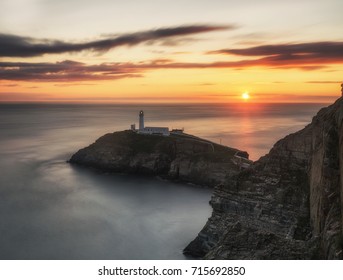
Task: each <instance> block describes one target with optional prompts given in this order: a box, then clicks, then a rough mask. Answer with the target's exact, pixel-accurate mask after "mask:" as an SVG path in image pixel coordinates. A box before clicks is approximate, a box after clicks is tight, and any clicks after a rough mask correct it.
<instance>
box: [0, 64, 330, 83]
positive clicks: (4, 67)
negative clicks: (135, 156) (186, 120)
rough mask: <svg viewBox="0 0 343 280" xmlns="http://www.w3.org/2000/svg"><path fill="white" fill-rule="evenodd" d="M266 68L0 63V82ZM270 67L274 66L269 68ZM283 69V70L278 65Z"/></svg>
mask: <svg viewBox="0 0 343 280" xmlns="http://www.w3.org/2000/svg"><path fill="white" fill-rule="evenodd" d="M255 66H268V64H267V63H266V61H265V60H264V59H257V60H242V61H234V62H232V61H217V62H212V63H196V62H191V63H190V62H175V61H173V60H170V59H157V60H152V61H143V62H139V63H129V62H128V63H102V64H96V65H87V64H85V63H81V62H77V61H71V60H65V61H61V62H56V63H29V62H0V80H8V81H42V82H76V81H102V80H116V79H123V78H139V77H142V76H143V75H144V73H145V72H147V71H151V70H159V69H208V68H233V69H244V68H246V67H255ZM272 66H273V67H275V68H278V67H276V65H274V64H272ZM279 67H281V68H284V67H285V66H284V65H283V66H282V65H279ZM322 67H324V66H321V65H288V66H287V67H286V68H301V69H303V70H314V69H319V68H322Z"/></svg>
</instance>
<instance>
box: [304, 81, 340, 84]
mask: <svg viewBox="0 0 343 280" xmlns="http://www.w3.org/2000/svg"><path fill="white" fill-rule="evenodd" d="M306 83H307V84H341V83H342V81H307V82H306Z"/></svg>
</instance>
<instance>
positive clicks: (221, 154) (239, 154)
mask: <svg viewBox="0 0 343 280" xmlns="http://www.w3.org/2000/svg"><path fill="white" fill-rule="evenodd" d="M248 157H249V155H248V153H247V152H244V151H239V150H237V149H233V148H229V147H226V146H222V145H218V144H216V143H213V142H210V141H207V140H204V139H201V138H198V137H195V136H193V135H188V134H185V133H182V134H171V135H170V136H161V135H149V134H139V133H136V132H133V131H130V130H126V131H120V132H114V133H108V134H106V135H104V136H102V137H100V138H99V139H98V140H96V142H95V143H93V144H91V145H90V146H88V147H86V148H83V149H81V150H79V151H78V152H77V153H75V154H74V155H73V156H72V157H71V159H70V160H69V162H70V163H76V164H79V165H84V166H87V167H92V168H96V169H99V170H103V171H108V172H116V173H129V174H141V175H154V176H160V177H162V178H166V179H170V180H175V181H182V182H190V183H193V184H197V185H202V186H208V187H214V186H216V185H218V184H222V183H224V182H226V180H227V179H228V178H229V177H231V176H232V175H234V174H238V173H239V171H240V170H241V169H242V168H243V167H246V166H247V165H249V164H250V163H251V161H249V160H248Z"/></svg>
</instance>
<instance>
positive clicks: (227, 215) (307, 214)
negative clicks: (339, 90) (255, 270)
mask: <svg viewBox="0 0 343 280" xmlns="http://www.w3.org/2000/svg"><path fill="white" fill-rule="evenodd" d="M342 119H343V98H340V99H338V100H337V101H336V102H335V103H334V104H333V105H331V106H329V107H327V108H323V109H321V110H320V111H319V112H318V114H317V115H316V116H315V117H314V118H313V120H312V122H311V124H309V125H308V126H306V127H305V128H304V129H302V130H300V131H298V132H296V133H294V134H291V135H288V136H286V137H285V138H284V139H282V140H280V141H278V142H277V143H276V144H275V145H274V147H273V148H272V149H271V151H270V152H269V153H268V154H267V155H266V156H264V157H262V158H261V159H259V160H258V161H257V162H255V163H254V164H253V166H252V167H251V168H250V169H248V170H245V171H243V172H241V173H239V174H236V175H233V176H232V177H230V178H228V180H226V181H225V183H223V184H220V185H218V186H217V187H216V188H215V190H214V194H213V196H212V198H211V202H210V203H211V205H212V208H213V213H212V216H211V217H210V218H209V220H208V222H207V223H206V225H205V227H204V228H203V229H202V230H201V232H200V233H199V235H198V236H197V237H196V238H195V239H194V240H193V241H192V242H191V243H190V244H189V245H188V246H187V247H186V248H185V250H184V253H186V254H191V255H193V256H197V257H202V258H205V259H342V247H343V236H342V221H343V216H342V206H343V182H342V176H341V175H342V174H343V128H342Z"/></svg>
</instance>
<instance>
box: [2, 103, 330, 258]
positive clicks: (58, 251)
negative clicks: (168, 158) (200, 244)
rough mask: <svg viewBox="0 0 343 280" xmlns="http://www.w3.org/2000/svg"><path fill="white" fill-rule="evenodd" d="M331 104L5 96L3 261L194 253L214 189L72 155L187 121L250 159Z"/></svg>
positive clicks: (188, 129)
mask: <svg viewBox="0 0 343 280" xmlns="http://www.w3.org/2000/svg"><path fill="white" fill-rule="evenodd" d="M325 106H326V105H325V104H250V103H249V104H248V103H246V104H245V103H242V104H139V105H135V104H106V105H105V104H32V103H27V104H0V259H17V260H22V259H23V260H27V259H38V260H45V259H48V260H49V259H51V260H59V259H66V260H70V259H89V260H96V259H123V260H126V259H136V260H143V259H160V260H163V259H187V258H188V257H186V256H184V255H183V254H182V250H183V248H184V247H185V246H186V245H187V244H188V243H189V242H190V241H192V239H194V238H195V237H196V236H197V234H198V232H199V231H200V230H201V229H202V227H203V226H204V225H205V223H206V221H207V219H208V218H209V217H210V215H211V207H210V205H209V200H210V198H211V194H212V190H211V189H208V188H203V187H199V186H195V185H191V184H181V183H173V182H168V181H164V180H162V179H159V178H152V177H140V176H132V175H125V174H108V173H103V172H99V171H96V170H91V169H88V168H84V167H79V166H75V165H70V164H69V163H67V160H68V159H69V158H70V157H71V155H72V154H73V153H75V152H76V151H77V150H79V149H80V148H83V147H85V146H88V145H89V144H91V143H93V142H94V141H95V140H96V139H97V138H99V137H100V136H102V135H104V134H106V133H109V132H114V131H120V130H125V129H129V127H130V125H131V124H134V123H136V125H137V124H138V113H139V110H144V115H145V124H146V125H147V126H167V127H169V128H170V129H171V128H175V129H176V128H178V129H180V128H183V129H184V131H185V132H186V133H189V134H193V135H196V136H199V137H202V138H205V139H208V140H211V141H213V142H216V143H220V144H222V145H227V146H230V147H234V148H238V149H241V150H244V151H247V152H248V153H249V155H250V158H251V159H252V160H257V159H258V158H259V157H261V156H263V155H265V154H266V153H268V151H269V150H270V148H271V147H272V146H273V144H274V143H275V142H276V141H277V140H278V139H280V138H282V137H284V136H286V135H288V134H290V133H293V132H295V131H297V130H299V129H302V128H303V127H304V126H305V125H306V124H308V123H309V122H310V121H311V119H312V117H313V115H315V113H316V112H317V111H318V110H319V109H320V108H321V107H325Z"/></svg>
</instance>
